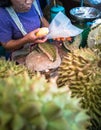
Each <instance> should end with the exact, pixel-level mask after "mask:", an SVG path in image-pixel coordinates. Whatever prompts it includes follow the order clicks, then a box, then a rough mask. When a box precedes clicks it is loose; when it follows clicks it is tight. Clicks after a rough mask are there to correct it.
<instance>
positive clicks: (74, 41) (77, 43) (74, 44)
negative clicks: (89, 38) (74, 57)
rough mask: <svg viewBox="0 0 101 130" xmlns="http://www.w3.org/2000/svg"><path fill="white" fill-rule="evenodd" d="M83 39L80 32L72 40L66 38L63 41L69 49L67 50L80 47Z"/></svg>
mask: <svg viewBox="0 0 101 130" xmlns="http://www.w3.org/2000/svg"><path fill="white" fill-rule="evenodd" d="M81 41H82V35H81V34H79V35H77V36H75V37H71V40H69V41H68V40H66V41H64V42H63V45H64V47H65V48H66V49H67V50H70V51H71V50H74V49H78V48H79V47H80V44H81Z"/></svg>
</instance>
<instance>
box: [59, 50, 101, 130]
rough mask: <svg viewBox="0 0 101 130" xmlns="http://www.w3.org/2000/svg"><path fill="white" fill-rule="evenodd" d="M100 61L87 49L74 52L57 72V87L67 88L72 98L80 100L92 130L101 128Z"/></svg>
mask: <svg viewBox="0 0 101 130" xmlns="http://www.w3.org/2000/svg"><path fill="white" fill-rule="evenodd" d="M100 64H101V59H100V58H99V57H98V56H97V55H96V54H95V53H94V52H93V51H91V50H90V49H89V48H88V49H81V50H75V51H73V52H71V53H68V54H67V56H66V57H64V59H63V61H62V63H61V65H60V67H59V71H58V73H59V74H58V79H57V84H58V86H59V87H62V86H64V85H66V86H68V87H69V88H70V90H71V91H72V96H73V97H74V96H76V97H78V98H81V99H82V100H81V104H82V107H83V108H86V109H88V110H89V115H90V117H91V119H92V120H91V122H92V126H93V127H92V128H93V129H94V130H95V129H96V130H98V129H100V128H101V65H100Z"/></svg>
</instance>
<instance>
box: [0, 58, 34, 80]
mask: <svg viewBox="0 0 101 130" xmlns="http://www.w3.org/2000/svg"><path fill="white" fill-rule="evenodd" d="M25 72H27V73H29V75H30V76H31V77H32V76H33V75H34V72H31V71H30V70H28V69H27V68H26V67H25V66H24V65H21V64H19V65H17V64H16V62H13V61H12V62H11V61H10V60H6V59H5V58H4V57H1V58H0V78H8V77H9V76H17V75H23V74H24V73H25Z"/></svg>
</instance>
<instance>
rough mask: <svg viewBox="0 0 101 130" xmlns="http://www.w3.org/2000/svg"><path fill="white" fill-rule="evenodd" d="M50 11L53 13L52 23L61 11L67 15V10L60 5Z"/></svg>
mask: <svg viewBox="0 0 101 130" xmlns="http://www.w3.org/2000/svg"><path fill="white" fill-rule="evenodd" d="M50 11H51V13H50V21H51V20H52V19H53V18H54V17H55V16H56V15H57V14H58V13H59V12H60V11H61V12H62V13H64V14H65V8H64V7H63V6H60V5H56V6H53V7H52V8H51V10H50Z"/></svg>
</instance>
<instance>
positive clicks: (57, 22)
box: [47, 12, 83, 39]
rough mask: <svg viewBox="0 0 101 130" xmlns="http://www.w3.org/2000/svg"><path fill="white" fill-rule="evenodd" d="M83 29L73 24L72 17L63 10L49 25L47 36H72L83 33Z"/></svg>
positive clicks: (51, 37) (49, 37)
mask: <svg viewBox="0 0 101 130" xmlns="http://www.w3.org/2000/svg"><path fill="white" fill-rule="evenodd" d="M82 31H83V29H80V28H78V27H76V26H74V25H72V23H71V21H70V19H69V18H68V17H67V16H66V15H64V14H63V13H62V12H59V13H58V14H57V15H56V16H55V17H54V19H53V20H52V22H51V23H50V25H49V34H48V35H47V38H48V39H53V38H58V37H64V38H65V37H72V36H76V35H78V34H80V33H82Z"/></svg>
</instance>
